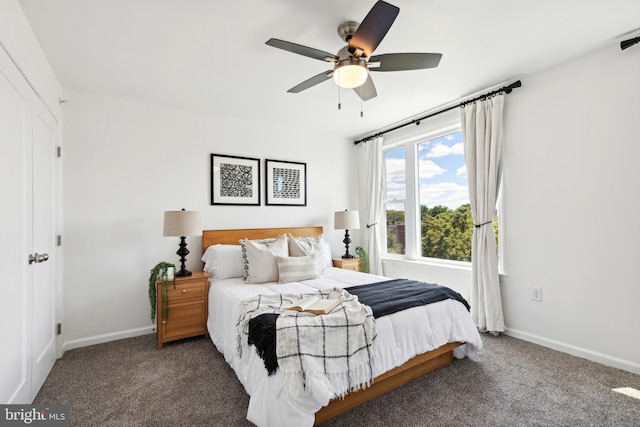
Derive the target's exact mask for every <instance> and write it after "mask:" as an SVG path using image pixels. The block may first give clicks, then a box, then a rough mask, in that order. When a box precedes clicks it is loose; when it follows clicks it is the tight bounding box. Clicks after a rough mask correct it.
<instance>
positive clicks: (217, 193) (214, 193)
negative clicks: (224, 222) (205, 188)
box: [211, 154, 260, 206]
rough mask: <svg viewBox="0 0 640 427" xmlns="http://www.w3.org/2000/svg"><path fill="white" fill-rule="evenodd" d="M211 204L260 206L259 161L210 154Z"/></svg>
mask: <svg viewBox="0 0 640 427" xmlns="http://www.w3.org/2000/svg"><path fill="white" fill-rule="evenodd" d="M211 204H212V205H247V206H260V159H254V158H251V157H240V156H229V155H225V154H211Z"/></svg>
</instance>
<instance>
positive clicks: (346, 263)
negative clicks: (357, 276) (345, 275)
mask: <svg viewBox="0 0 640 427" xmlns="http://www.w3.org/2000/svg"><path fill="white" fill-rule="evenodd" d="M331 261H332V262H333V266H334V267H337V268H341V269H343V270H351V271H360V258H333V259H332V260H331Z"/></svg>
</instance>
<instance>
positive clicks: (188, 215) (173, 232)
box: [162, 209, 202, 237]
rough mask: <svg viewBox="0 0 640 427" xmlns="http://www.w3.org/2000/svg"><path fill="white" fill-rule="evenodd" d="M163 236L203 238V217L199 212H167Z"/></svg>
mask: <svg viewBox="0 0 640 427" xmlns="http://www.w3.org/2000/svg"><path fill="white" fill-rule="evenodd" d="M162 235H163V236H178V237H182V236H185V237H186V236H202V216H201V215H200V212H197V211H185V210H184V209H183V210H181V211H165V213H164V229H163V232H162Z"/></svg>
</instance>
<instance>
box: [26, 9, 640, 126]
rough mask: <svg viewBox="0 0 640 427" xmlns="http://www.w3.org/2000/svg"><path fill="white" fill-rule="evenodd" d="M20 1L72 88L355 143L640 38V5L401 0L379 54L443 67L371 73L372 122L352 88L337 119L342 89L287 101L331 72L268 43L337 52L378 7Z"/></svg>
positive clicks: (319, 89) (329, 87)
mask: <svg viewBox="0 0 640 427" xmlns="http://www.w3.org/2000/svg"><path fill="white" fill-rule="evenodd" d="M18 1H19V3H20V5H21V6H22V8H23V10H24V12H25V15H26V16H27V19H28V20H29V22H30V23H31V25H32V27H33V30H34V32H35V34H36V36H37V37H38V39H39V40H40V43H41V44H42V46H43V48H44V51H45V53H46V55H47V57H48V58H49V61H50V62H51V65H52V66H53V69H54V71H55V73H56V75H57V76H58V79H59V80H60V83H61V84H62V86H63V87H64V88H66V89H76V90H81V91H87V92H94V93H99V94H104V95H109V96H114V97H120V98H125V99H131V100H136V101H142V102H149V103H154V104H160V105H167V106H170V107H174V108H179V109H187V110H196V111H200V112H202V113H204V114H210V113H215V114H223V115H231V116H237V117H242V118H247V119H250V120H253V121H254V122H260V121H267V122H272V123H281V124H284V125H295V126H300V127H302V128H304V129H305V130H306V131H308V132H321V133H328V134H329V135H336V136H339V137H349V138H357V137H360V136H364V135H366V134H368V133H370V132H372V131H375V130H378V129H381V128H384V127H387V126H389V125H391V124H394V123H396V122H398V121H402V120H404V119H406V118H408V117H411V116H415V115H417V114H421V113H423V112H425V111H428V110H430V109H432V108H435V107H437V106H439V105H443V104H446V103H448V102H451V101H454V100H458V99H460V98H463V97H465V96H469V95H471V94H474V93H477V92H478V91H483V90H485V89H487V88H490V87H494V86H496V85H501V84H503V83H505V82H510V81H512V80H515V79H518V78H523V77H524V76H526V74H528V73H531V72H534V71H537V70H540V69H543V68H546V67H549V66H551V65H554V64H556V63H559V62H562V61H566V60H569V59H572V58H575V57H577V56H580V55H582V54H585V53H587V52H590V51H593V50H595V49H598V48H601V47H603V46H611V45H616V44H617V43H619V41H620V40H621V39H623V38H625V37H627V38H628V37H630V36H631V35H633V36H635V35H636V33H637V32H638V29H639V28H640V1H638V0H537V1H514V0H485V1H479V0H389V2H390V3H392V4H394V5H396V6H398V7H399V8H400V14H399V15H398V18H397V19H396V21H395V23H394V24H393V26H392V27H391V29H390V31H389V32H388V33H387V36H386V37H385V39H384V40H383V41H382V43H381V44H380V45H379V46H378V48H377V49H376V51H375V54H383V53H393V52H439V53H442V54H443V58H442V61H441V62H440V66H439V67H438V68H436V69H432V70H420V71H404V72H387V73H372V76H373V79H374V82H375V84H376V88H377V91H378V97H377V98H374V99H372V100H370V101H368V102H366V103H364V105H363V108H364V118H360V99H359V98H358V97H357V96H356V95H355V94H354V93H353V91H351V90H342V92H341V98H342V110H340V111H338V109H337V103H338V90H337V87H336V86H335V84H334V83H333V82H332V81H331V80H328V81H326V82H324V83H321V84H320V85H318V86H315V87H313V88H311V89H309V90H307V91H304V92H301V93H298V94H290V93H287V92H286V91H287V90H288V89H289V88H291V87H293V86H295V85H296V84H298V83H300V82H302V81H304V80H306V79H307V78H309V77H312V76H314V75H316V74H318V73H320V72H322V71H325V70H328V69H329V68H330V65H331V64H329V63H326V62H323V61H317V60H313V59H310V58H307V57H304V56H299V55H295V54H292V53H289V52H285V51H283V50H279V49H275V48H272V47H269V46H267V45H265V44H264V43H265V41H266V40H268V39H269V38H271V37H275V38H280V39H284V40H287V41H291V42H295V43H298V44H303V45H306V46H310V47H314V48H317V49H320V50H324V51H328V52H333V53H335V52H337V51H338V50H339V49H340V48H341V47H342V46H343V45H344V42H342V40H340V38H339V37H338V35H337V31H336V29H337V27H338V25H339V24H340V23H342V22H344V21H347V20H354V21H358V22H360V21H361V20H362V19H363V18H364V16H365V15H366V14H367V12H368V11H369V9H371V7H372V6H373V4H374V2H375V1H374V0H351V1H340V0H305V1H300V0H269V1H265V0H233V1H222V0H18ZM634 32H635V33H634ZM625 53H626V52H625ZM622 54H623V53H622V51H621V55H622ZM526 84H527V82H526V79H524V78H523V86H524V85H526ZM256 125H259V123H256Z"/></svg>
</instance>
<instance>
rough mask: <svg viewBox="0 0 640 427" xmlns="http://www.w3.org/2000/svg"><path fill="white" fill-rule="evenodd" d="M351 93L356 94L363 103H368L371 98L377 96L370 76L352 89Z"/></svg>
mask: <svg viewBox="0 0 640 427" xmlns="http://www.w3.org/2000/svg"><path fill="white" fill-rule="evenodd" d="M353 91H354V92H355V93H356V94H358V96H359V97H360V98H361V99H362V100H363V101H368V100H370V99H372V98H375V97H376V96H378V92H377V91H376V85H374V84H373V79H372V78H371V74H369V75H368V76H367V80H365V82H364V83H363V84H362V85H361V86H358V87H354V88H353Z"/></svg>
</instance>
